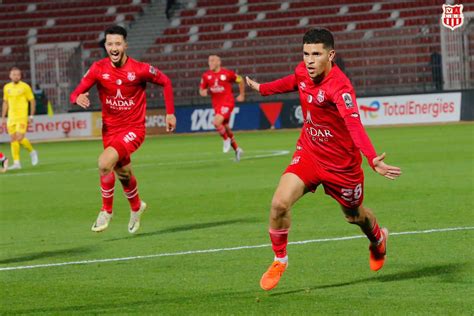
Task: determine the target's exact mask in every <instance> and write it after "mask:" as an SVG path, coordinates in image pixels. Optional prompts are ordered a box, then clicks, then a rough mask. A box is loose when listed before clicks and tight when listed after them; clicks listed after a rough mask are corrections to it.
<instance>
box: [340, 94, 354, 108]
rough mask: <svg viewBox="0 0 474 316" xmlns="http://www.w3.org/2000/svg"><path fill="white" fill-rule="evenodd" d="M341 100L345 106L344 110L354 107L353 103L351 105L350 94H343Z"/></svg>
mask: <svg viewBox="0 0 474 316" xmlns="http://www.w3.org/2000/svg"><path fill="white" fill-rule="evenodd" d="M342 99H343V100H344V103H345V104H346V108H348V109H352V108H353V107H354V103H352V97H351V95H350V93H343V94H342Z"/></svg>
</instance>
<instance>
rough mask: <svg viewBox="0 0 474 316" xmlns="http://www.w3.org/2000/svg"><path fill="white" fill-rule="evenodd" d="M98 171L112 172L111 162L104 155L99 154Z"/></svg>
mask: <svg viewBox="0 0 474 316" xmlns="http://www.w3.org/2000/svg"><path fill="white" fill-rule="evenodd" d="M98 167H99V172H100V174H101V175H106V174H109V173H110V172H112V167H113V166H112V164H111V163H110V162H109V161H108V160H107V159H105V158H104V157H102V156H100V157H99V161H98Z"/></svg>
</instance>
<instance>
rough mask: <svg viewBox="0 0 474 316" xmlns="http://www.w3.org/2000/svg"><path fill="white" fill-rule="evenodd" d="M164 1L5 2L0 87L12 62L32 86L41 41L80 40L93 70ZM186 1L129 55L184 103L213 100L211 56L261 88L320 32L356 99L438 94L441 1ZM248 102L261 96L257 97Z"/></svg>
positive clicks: (292, 62) (155, 97) (294, 61)
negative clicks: (116, 36) (121, 33)
mask: <svg viewBox="0 0 474 316" xmlns="http://www.w3.org/2000/svg"><path fill="white" fill-rule="evenodd" d="M159 1H163V0H138V1H137V0H104V1H100V2H96V1H92V0H78V1H72V0H63V1H50V0H36V1H26V0H4V1H3V2H2V4H0V6H1V9H2V10H1V13H0V21H1V22H0V29H1V30H2V31H0V44H1V46H2V50H0V84H2V85H3V84H4V83H5V82H6V80H7V79H8V78H7V77H8V74H7V71H6V70H7V69H8V68H9V67H10V66H12V65H14V64H15V65H18V66H20V67H21V68H22V69H25V77H26V80H28V78H29V71H28V69H29V68H30V64H29V63H30V60H29V49H28V45H32V44H35V43H51V42H68V41H80V42H82V44H83V48H84V49H85V50H86V51H87V54H86V55H85V56H84V58H85V65H86V66H87V65H89V64H90V63H91V62H92V61H93V60H96V59H97V58H100V57H101V56H102V51H101V50H100V48H98V44H97V43H98V41H99V39H100V34H101V32H102V31H103V29H104V28H105V27H106V26H107V25H110V24H111V23H117V22H121V23H123V24H125V25H130V23H134V22H135V23H136V22H139V21H140V18H141V16H142V15H141V13H142V12H144V11H146V10H148V5H149V4H150V3H154V2H159ZM180 3H181V9H180V10H178V11H177V12H176V13H175V15H174V17H173V18H172V19H171V20H170V21H169V23H168V25H167V27H166V29H165V30H164V31H163V33H162V34H160V35H159V36H158V37H157V38H156V39H155V41H154V42H153V43H152V44H151V45H148V44H147V45H145V44H144V46H143V47H142V48H141V49H140V50H139V51H140V52H141V53H140V54H139V55H134V56H133V57H136V58H138V59H141V60H143V61H146V62H150V63H152V64H154V65H156V66H157V67H158V68H160V69H161V70H163V71H164V72H165V73H166V74H167V75H169V76H170V77H171V79H172V80H173V83H174V87H175V95H176V103H177V104H178V105H179V104H196V103H203V102H207V100H205V99H202V98H200V97H199V96H198V92H197V90H198V89H197V87H198V84H199V79H200V75H201V74H202V72H203V71H205V70H206V69H207V56H208V55H209V54H211V53H213V54H219V55H221V57H222V58H223V64H224V66H225V67H227V68H230V69H234V70H236V71H237V72H238V73H240V74H242V75H249V76H251V77H254V78H256V79H257V80H260V81H269V80H274V79H276V78H279V77H281V76H283V75H286V74H289V73H291V72H292V71H293V69H294V67H295V66H296V65H297V64H298V62H300V61H301V38H302V35H303V34H304V32H305V31H306V30H308V29H309V28H310V27H314V26H323V27H327V28H328V29H330V30H331V31H332V32H333V33H334V35H335V38H336V50H337V52H338V55H339V56H340V57H342V59H343V62H344V65H345V72H346V73H347V75H348V76H349V77H350V78H351V80H352V81H353V84H354V86H355V88H356V90H357V92H358V94H359V95H371V94H380V93H403V92H422V91H432V90H434V84H433V80H432V73H431V66H430V55H431V53H432V52H434V51H438V52H439V51H440V24H439V19H440V14H441V12H442V8H441V4H440V3H441V1H439V0H417V1H399V0H396V1H395V0H394V1H386V0H362V1H356V0H321V1H310V0H295V1H281V0H280V1H278V0H228V1H220V0H193V1H180ZM473 8H474V3H473V1H465V2H464V12H467V11H472V9H473ZM470 38H472V35H470ZM470 43H471V46H472V43H473V42H472V41H470ZM471 51H472V50H471ZM472 63H473V62H472V61H471V64H472ZM473 68H474V67H471V69H473ZM149 93H150V94H149V98H151V99H152V102H154V101H156V100H159V99H160V98H161V97H160V96H159V93H156V91H154V90H153V89H151V90H150V92H149ZM249 98H250V100H252V99H254V100H256V99H259V97H258V96H257V95H256V94H255V93H250V94H249ZM157 102H158V101H157Z"/></svg>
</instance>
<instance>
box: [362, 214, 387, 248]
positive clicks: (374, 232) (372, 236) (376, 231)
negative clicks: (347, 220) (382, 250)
mask: <svg viewBox="0 0 474 316" xmlns="http://www.w3.org/2000/svg"><path fill="white" fill-rule="evenodd" d="M360 228H361V229H362V231H363V232H364V234H365V235H366V236H367V238H369V240H370V241H371V242H372V243H376V242H379V241H380V239H382V232H381V230H380V226H379V224H378V223H377V220H376V219H374V224H373V225H372V227H370V221H369V220H367V221H366V224H365V225H364V226H361V227H360Z"/></svg>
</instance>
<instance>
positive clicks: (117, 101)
mask: <svg viewBox="0 0 474 316" xmlns="http://www.w3.org/2000/svg"><path fill="white" fill-rule="evenodd" d="M126 39H127V31H126V30H125V29H124V28H123V27H121V26H112V27H110V28H108V29H107V30H105V44H104V45H105V49H106V51H107V55H108V57H107V58H104V59H102V60H99V61H97V62H95V63H94V64H93V65H92V66H91V68H90V69H89V70H88V71H87V73H86V74H85V75H84V77H83V78H82V80H81V83H80V84H79V85H78V86H77V88H76V89H75V90H74V92H73V93H72V94H71V97H70V101H71V102H72V103H76V104H77V105H79V106H81V107H82V108H84V109H86V108H88V107H89V106H90V100H89V98H88V95H89V93H88V92H87V91H88V90H89V89H90V88H91V87H92V86H93V85H94V84H97V88H98V91H99V97H100V100H101V103H102V124H103V125H102V142H103V145H104V151H103V152H102V154H101V155H100V156H99V173H100V186H101V190H102V209H101V211H100V212H99V216H98V217H97V220H96V222H95V223H94V225H93V226H92V231H95V232H101V231H103V230H105V229H106V228H107V227H108V225H109V222H110V220H111V218H112V204H113V198H114V186H115V174H116V175H117V177H118V179H119V180H120V182H121V183H122V187H123V190H124V192H125V196H126V197H127V199H128V201H129V202H130V207H131V213H130V221H129V223H128V231H129V232H130V233H135V232H136V231H137V230H138V228H139V227H140V218H141V216H142V214H143V212H144V211H145V209H146V204H145V202H143V201H142V200H140V197H139V195H138V187H137V180H136V178H135V176H134V174H133V172H132V165H131V160H130V156H131V154H132V153H133V152H134V151H136V150H137V149H138V148H139V147H140V145H141V144H142V143H143V141H144V139H145V112H146V94H145V87H146V83H147V82H151V83H155V84H158V85H161V86H163V94H164V99H165V105H166V130H167V131H168V132H171V131H173V130H174V129H175V127H176V118H175V116H174V101H173V88H172V85H171V81H170V79H169V78H168V77H167V76H166V75H165V74H163V73H162V72H160V71H159V70H158V69H156V68H155V67H153V66H150V65H148V64H145V63H142V62H139V61H136V60H134V59H132V58H130V57H129V56H127V53H126V51H127V41H126Z"/></svg>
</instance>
